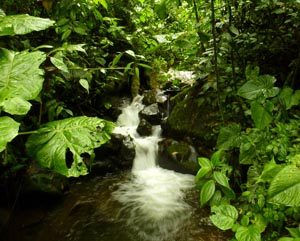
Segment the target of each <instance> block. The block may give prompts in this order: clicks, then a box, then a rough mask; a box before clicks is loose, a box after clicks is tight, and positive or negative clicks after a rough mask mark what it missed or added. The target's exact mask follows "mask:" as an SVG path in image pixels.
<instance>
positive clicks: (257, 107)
mask: <svg viewBox="0 0 300 241" xmlns="http://www.w3.org/2000/svg"><path fill="white" fill-rule="evenodd" d="M268 103H272V102H268ZM269 109H270V108H269V107H268V106H267V107H265V106H262V105H261V104H260V103H258V102H257V101H254V102H253V103H252V104H251V117H252V119H253V121H254V124H255V127H256V128H258V129H264V128H265V127H267V126H268V125H269V124H270V123H271V122H272V115H271V113H270V111H269Z"/></svg>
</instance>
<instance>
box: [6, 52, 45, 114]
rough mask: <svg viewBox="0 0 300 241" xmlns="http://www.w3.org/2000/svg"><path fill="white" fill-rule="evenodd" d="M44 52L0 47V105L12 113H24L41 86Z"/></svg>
mask: <svg viewBox="0 0 300 241" xmlns="http://www.w3.org/2000/svg"><path fill="white" fill-rule="evenodd" d="M45 59H46V56H45V54H44V53H42V52H40V51H34V52H28V51H23V52H20V53H18V52H14V51H11V50H7V49H0V66H1V70H0V107H1V108H2V109H3V110H4V111H5V112H7V113H9V114H12V115H25V114H26V113H27V112H28V111H29V109H30V107H31V104H30V103H29V102H28V100H33V99H35V98H36V97H37V96H38V95H39V93H40V91H41V90H42V86H43V81H44V79H43V77H42V75H43V71H42V70H41V69H40V68H39V66H40V65H41V63H43V62H44V61H45Z"/></svg>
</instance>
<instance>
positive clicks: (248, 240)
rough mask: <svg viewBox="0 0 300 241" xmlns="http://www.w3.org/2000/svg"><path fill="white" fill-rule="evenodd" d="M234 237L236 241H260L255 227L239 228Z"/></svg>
mask: <svg viewBox="0 0 300 241" xmlns="http://www.w3.org/2000/svg"><path fill="white" fill-rule="evenodd" d="M235 237H236V239H237V240H238V241H261V237H260V232H259V229H258V228H257V227H256V225H250V226H247V227H243V226H240V227H239V228H238V229H237V231H236V234H235Z"/></svg>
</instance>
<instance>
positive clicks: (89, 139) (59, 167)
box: [0, 1, 114, 177]
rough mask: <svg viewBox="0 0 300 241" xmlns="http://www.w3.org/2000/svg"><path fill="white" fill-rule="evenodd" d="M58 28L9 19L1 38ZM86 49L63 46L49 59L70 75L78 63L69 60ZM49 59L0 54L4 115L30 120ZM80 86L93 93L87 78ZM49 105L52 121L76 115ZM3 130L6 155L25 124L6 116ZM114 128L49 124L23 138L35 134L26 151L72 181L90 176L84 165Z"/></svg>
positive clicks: (86, 122) (0, 23)
mask: <svg viewBox="0 0 300 241" xmlns="http://www.w3.org/2000/svg"><path fill="white" fill-rule="evenodd" d="M101 4H102V5H104V7H107V6H106V5H105V4H106V2H105V1H101ZM53 23H54V21H51V20H48V19H41V18H36V17H31V16H29V15H12V16H5V17H1V18H0V30H1V31H0V33H1V35H2V36H3V35H15V34H26V33H30V32H32V31H39V30H44V29H46V28H48V27H50V26H52V25H53ZM1 35H0V36H1ZM82 46H83V45H82V44H67V43H64V44H63V45H62V46H61V47H58V48H56V49H54V50H52V51H51V52H49V53H48V56H50V59H49V60H50V62H51V63H52V64H53V66H54V67H56V68H57V69H58V70H59V71H61V72H62V73H63V74H69V73H70V66H71V65H74V63H73V62H72V61H70V60H69V59H68V58H67V55H68V54H73V53H77V52H83V53H85V54H86V52H85V50H84V49H83V47H82ZM39 48H52V46H49V45H42V46H40V47H38V48H37V49H39ZM52 55H53V56H52ZM46 57H47V56H46V54H45V53H44V52H41V51H38V50H34V51H29V50H25V51H22V52H16V51H12V50H8V49H5V48H2V49H0V67H1V68H0V75H1V77H0V108H1V109H0V110H3V111H5V112H6V113H8V114H11V115H26V114H27V113H28V111H29V110H30V108H31V103H30V102H29V101H30V100H37V99H39V100H41V96H40V94H41V93H40V92H41V91H42V87H43V83H44V78H43V74H44V71H43V70H42V69H40V66H41V64H42V63H44V62H45V60H46ZM82 77H84V75H82ZM79 83H80V85H81V86H82V87H83V88H84V89H85V90H86V91H87V92H89V83H88V81H87V80H86V79H83V78H81V79H80V80H79ZM50 102H51V103H52V104H51V107H50V105H49V111H50V110H51V108H54V109H53V110H52V111H50V112H49V113H51V112H52V114H49V115H48V116H49V119H50V120H51V119H53V116H54V115H57V114H58V113H60V112H62V110H65V112H66V113H68V114H71V115H73V113H72V111H71V110H69V109H66V108H63V107H62V106H61V105H60V104H59V103H57V102H56V101H55V99H52V101H49V102H48V103H49V104H50ZM46 107H47V105H46ZM41 110H42V109H41ZM53 112H54V114H53ZM39 115H40V117H39V118H41V115H42V113H41V112H40V114H39ZM20 120H22V119H20ZM21 124H22V125H23V124H24V123H23V122H22V123H21ZM0 126H1V129H2V130H3V131H2V132H3V134H4V135H3V136H2V137H1V140H0V142H1V146H0V151H3V150H4V149H5V148H6V145H7V143H8V142H10V141H12V140H13V139H14V138H15V137H17V136H18V134H19V133H18V131H19V126H20V123H18V122H16V121H14V120H13V119H12V118H10V117H7V116H2V117H0ZM113 127H114V124H113V123H112V122H109V121H105V120H102V119H100V118H96V117H85V116H82V117H74V118H69V119H64V120H59V121H53V122H48V123H46V124H44V125H43V126H42V127H41V128H40V129H38V130H37V131H29V132H25V133H24V134H30V133H35V134H33V135H31V136H30V137H29V139H28V141H27V144H26V147H27V151H28V154H29V155H30V156H31V157H32V158H33V159H34V160H36V161H37V162H38V163H39V164H40V165H41V166H42V167H45V168H50V169H52V170H53V171H56V172H58V173H61V174H63V175H65V176H67V177H71V176H74V177H78V176H79V175H85V174H87V165H86V163H85V162H87V161H90V163H91V162H92V160H93V157H94V152H93V149H94V148H97V147H99V146H101V145H102V144H103V143H105V142H107V141H108V140H109V138H110V133H111V131H112V129H113ZM21 128H24V127H21ZM25 128H26V127H25ZM23 148H24V147H23ZM69 152H70V153H72V158H71V159H72V160H71V162H72V163H71V164H70V166H68V163H67V162H68V160H67V156H68V153H69ZM7 155H10V154H9V153H8V152H6V153H5V159H7ZM86 155H88V156H89V158H90V159H89V160H86V159H84V158H88V157H87V156H86ZM69 161H70V160H69Z"/></svg>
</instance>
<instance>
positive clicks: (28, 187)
mask: <svg viewBox="0 0 300 241" xmlns="http://www.w3.org/2000/svg"><path fill="white" fill-rule="evenodd" d="M68 186H69V184H68V179H67V178H66V177H65V176H63V175H60V174H58V173H54V172H52V171H50V170H46V169H42V168H39V167H37V166H35V165H32V166H31V167H30V168H29V169H28V171H27V174H26V176H25V182H24V188H23V193H22V194H23V195H25V196H26V195H31V193H35V194H36V195H38V196H39V195H47V196H58V197H61V196H62V195H63V194H64V192H65V190H66V189H68Z"/></svg>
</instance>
